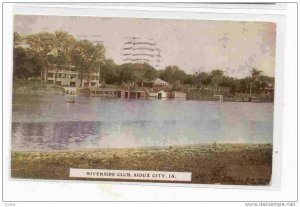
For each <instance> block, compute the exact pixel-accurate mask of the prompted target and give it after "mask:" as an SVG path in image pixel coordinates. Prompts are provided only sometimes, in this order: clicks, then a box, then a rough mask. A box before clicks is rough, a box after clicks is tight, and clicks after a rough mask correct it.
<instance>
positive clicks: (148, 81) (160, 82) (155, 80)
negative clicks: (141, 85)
mask: <svg viewBox="0 0 300 207" xmlns="http://www.w3.org/2000/svg"><path fill="white" fill-rule="evenodd" d="M145 83H154V84H156V85H163V84H168V83H167V82H166V81H164V80H162V79H160V78H155V79H153V80H147V81H145Z"/></svg>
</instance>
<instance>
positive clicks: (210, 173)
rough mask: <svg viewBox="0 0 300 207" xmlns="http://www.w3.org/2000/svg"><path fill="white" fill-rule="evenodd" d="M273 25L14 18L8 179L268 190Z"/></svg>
mask: <svg viewBox="0 0 300 207" xmlns="http://www.w3.org/2000/svg"><path fill="white" fill-rule="evenodd" d="M275 48H276V24H275V23H273V22H258V21H224V20H191V19H159V18H125V17H88V16H50V15H15V16H14V37H13V87H12V129H11V177H12V178H13V179H39V180H41V179H47V180H89V181H116V182H158V183H185V184H223V185H256V186H257V185H263V186H265V185H270V182H271V178H272V154H273V119H274V93H275V90H274V89H275Z"/></svg>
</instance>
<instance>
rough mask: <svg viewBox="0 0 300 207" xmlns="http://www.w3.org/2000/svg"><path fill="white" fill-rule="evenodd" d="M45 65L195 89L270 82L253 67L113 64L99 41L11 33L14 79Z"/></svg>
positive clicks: (252, 87) (253, 87)
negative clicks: (239, 70) (240, 72)
mask: <svg viewBox="0 0 300 207" xmlns="http://www.w3.org/2000/svg"><path fill="white" fill-rule="evenodd" d="M49 65H56V66H58V67H59V66H62V65H74V66H75V67H76V69H77V70H78V72H79V78H80V79H81V82H82V80H83V77H84V76H86V75H88V74H89V73H91V72H94V71H95V70H100V74H101V75H100V80H99V81H100V83H104V84H124V83H133V82H135V83H136V82H142V81H145V80H149V79H154V78H161V79H162V80H164V81H166V82H168V83H170V84H172V85H173V86H175V87H180V86H182V85H184V84H189V85H193V86H194V87H197V88H199V89H200V88H201V87H203V86H211V87H220V86H223V87H229V88H230V91H231V92H233V93H235V92H241V93H261V92H262V91H263V89H264V88H265V87H266V82H270V83H272V84H274V78H273V77H269V76H265V75H264V74H263V72H262V71H261V70H259V69H257V68H253V69H252V71H251V74H250V75H249V76H248V77H245V78H234V77H230V76H226V75H225V73H224V71H223V70H221V69H216V70H212V71H211V72H201V71H199V72H195V73H193V74H187V73H186V72H185V71H184V70H183V69H181V68H179V67H178V66H177V65H170V66H167V67H165V68H164V69H156V68H154V67H152V66H151V65H149V64H147V63H124V64H116V63H115V62H114V61H113V60H112V59H109V58H107V57H106V56H105V47H104V45H103V44H102V43H94V42H91V41H89V40H78V39H76V38H75V37H74V36H72V35H70V34H69V33H67V32H65V31H55V32H40V33H34V34H28V35H21V34H19V33H17V32H15V33H14V70H13V71H14V78H23V79H27V78H29V77H40V74H41V71H42V70H46V71H47V68H48V66H49ZM58 67H57V68H58Z"/></svg>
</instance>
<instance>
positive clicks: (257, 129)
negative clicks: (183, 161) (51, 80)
mask: <svg viewBox="0 0 300 207" xmlns="http://www.w3.org/2000/svg"><path fill="white" fill-rule="evenodd" d="M75 98H76V103H77V104H74V105H67V104H66V103H65V101H64V99H65V97H62V96H52V97H49V96H47V97H44V96H40V97H32V99H33V100H34V101H32V99H31V97H30V96H25V97H18V98H15V99H14V106H13V123H12V148H13V149H14V150H49V149H56V150H60V149H85V148H117V147H139V146H166V145H175V144H199V143H212V142H238V143H247V142H252V143H253V142H254V143H266V142H268V143H270V142H272V135H273V133H272V132H273V121H272V119H273V104H270V103H268V104H262V103H220V102H197V101H164V102H161V101H128V100H103V99H100V98H89V97H75ZM20 103H21V104H20ZM54 106H55V107H54Z"/></svg>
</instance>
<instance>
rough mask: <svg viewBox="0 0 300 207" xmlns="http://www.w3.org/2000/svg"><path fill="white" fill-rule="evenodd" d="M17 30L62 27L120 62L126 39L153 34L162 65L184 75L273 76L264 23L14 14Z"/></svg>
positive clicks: (270, 28)
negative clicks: (259, 72)
mask: <svg viewBox="0 0 300 207" xmlns="http://www.w3.org/2000/svg"><path fill="white" fill-rule="evenodd" d="M14 29H15V31H16V32H19V33H21V34H28V33H36V32H41V31H49V32H53V31H55V30H61V29H62V30H64V31H66V32H69V33H70V34H72V35H73V36H75V38H78V39H79V38H80V39H88V40H93V41H102V42H103V44H104V46H105V47H106V50H107V52H106V56H107V57H108V58H112V59H113V60H114V61H115V62H116V63H118V64H120V63H123V62H122V59H123V57H122V48H123V44H124V41H125V38H126V37H132V36H138V37H143V38H153V39H154V41H155V42H156V43H157V45H158V47H159V48H160V49H161V56H162V62H161V64H160V65H161V68H164V67H165V66H168V65H178V66H179V67H180V68H181V69H182V70H184V71H185V72H186V73H193V72H196V71H205V72H209V71H211V70H214V69H221V70H224V71H225V74H226V75H228V76H234V77H245V76H247V75H250V71H251V69H252V68H253V67H257V68H258V69H259V70H262V71H263V72H264V74H265V75H269V76H273V77H274V74H275V71H274V69H275V42H276V40H275V39H276V25H275V23H268V22H241V21H240V22H239V21H215V20H211V21H208V20H174V19H173V20H172V19H144V18H120V17H113V18H107V17H106V18H101V17H66V16H33V15H17V16H15V21H14Z"/></svg>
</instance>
